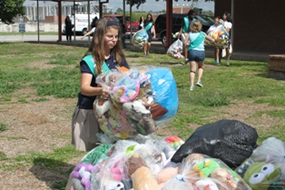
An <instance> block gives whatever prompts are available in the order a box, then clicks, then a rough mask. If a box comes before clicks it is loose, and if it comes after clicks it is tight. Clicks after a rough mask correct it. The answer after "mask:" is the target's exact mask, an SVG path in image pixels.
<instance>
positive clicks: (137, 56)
mask: <svg viewBox="0 0 285 190" xmlns="http://www.w3.org/2000/svg"><path fill="white" fill-rule="evenodd" d="M125 56H126V57H127V58H140V57H142V55H139V54H137V55H134V54H133V55H125Z"/></svg>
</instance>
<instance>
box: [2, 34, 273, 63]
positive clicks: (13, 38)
mask: <svg viewBox="0 0 285 190" xmlns="http://www.w3.org/2000/svg"><path fill="white" fill-rule="evenodd" d="M81 37H82V36H76V38H75V40H74V36H72V41H71V42H67V41H66V37H65V36H62V41H61V42H57V40H58V36H57V35H40V36H39V39H38V35H25V33H24V34H23V35H21V34H19V35H0V42H17V41H18V42H21V41H23V42H31V43H46V44H60V45H72V46H80V47H88V46H89V44H90V41H88V37H86V38H85V39H83V40H81ZM38 40H39V41H38ZM90 40H92V37H90ZM126 46H127V50H130V51H139V52H142V50H141V48H139V47H137V46H134V45H133V44H131V43H130V40H128V39H127V40H126ZM166 51H167V48H165V47H164V45H163V44H162V43H161V42H160V41H155V40H154V41H153V42H152V47H151V50H150V53H159V54H165V53H166ZM205 52H206V57H211V58H213V57H214V48H213V47H209V46H206V51H205ZM269 54H270V53H268V52H254V51H240V50H239V51H238V50H235V49H234V50H233V53H232V55H231V59H234V60H245V61H262V62H267V61H268V57H269ZM271 54H272V53H271Z"/></svg>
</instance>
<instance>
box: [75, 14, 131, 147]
mask: <svg viewBox="0 0 285 190" xmlns="http://www.w3.org/2000/svg"><path fill="white" fill-rule="evenodd" d="M119 36H120V27H119V25H118V23H117V22H116V21H114V20H113V19H111V18H105V17H104V18H102V19H100V20H99V22H98V24H97V28H96V30H95V33H94V36H93V40H92V43H91V45H90V47H89V49H88V51H87V52H86V53H85V55H84V57H83V58H82V60H81V62H80V70H81V83H80V92H79V93H78V102H77V105H76V107H75V110H74V112H73V116H72V144H73V145H74V146H75V148H76V149H78V150H82V151H89V150H91V149H93V148H94V147H95V146H96V143H97V141H98V139H97V137H96V133H98V132H99V131H100V128H99V124H98V121H97V119H96V117H95V114H94V112H93V102H94V100H95V98H96V96H102V97H103V98H105V99H107V98H108V96H109V91H108V90H107V89H104V88H103V87H99V86H97V84H96V83H95V81H96V80H95V79H96V76H98V75H99V74H100V73H102V72H105V71H108V70H110V69H117V67H120V66H124V67H126V68H129V66H128V64H127V62H126V59H125V56H124V53H123V51H122V45H121V43H119V42H118V40H119Z"/></svg>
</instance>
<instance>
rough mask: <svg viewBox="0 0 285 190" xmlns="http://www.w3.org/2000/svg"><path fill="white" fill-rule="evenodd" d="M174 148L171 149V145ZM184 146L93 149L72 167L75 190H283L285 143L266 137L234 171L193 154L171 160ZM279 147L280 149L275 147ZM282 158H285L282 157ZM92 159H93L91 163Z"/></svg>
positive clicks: (144, 141)
mask: <svg viewBox="0 0 285 190" xmlns="http://www.w3.org/2000/svg"><path fill="white" fill-rule="evenodd" d="M173 143H174V144H176V146H171V144H173ZM182 144H183V141H182V140H181V139H180V138H179V137H177V136H168V137H165V138H162V137H157V136H154V135H149V136H142V135H138V136H137V138H136V139H134V140H119V141H117V142H116V143H115V144H113V145H106V144H102V145H100V146H98V147H96V148H94V149H93V150H91V151H90V152H89V153H88V154H87V155H86V156H85V157H84V158H83V159H82V160H81V161H80V162H79V163H78V165H77V166H76V167H75V168H74V170H73V171H72V173H71V178H70V181H69V184H70V186H68V187H67V189H72V188H73V189H74V190H81V189H85V190H131V189H133V190H176V189H177V190H178V189H179V190H284V188H285V186H284V185H285V182H284V180H285V175H284V169H285V167H284V166H285V160H284V153H285V152H284V150H285V145H284V142H282V141H281V140H278V139H276V138H273V137H271V138H268V139H267V140H265V141H264V143H262V144H261V146H259V147H258V148H256V149H255V150H254V152H253V154H252V156H251V157H250V158H248V159H247V160H245V162H244V163H243V164H242V165H241V166H240V167H238V168H236V169H231V168H230V167H228V166H227V165H226V164H225V163H224V162H223V161H221V160H220V159H218V158H211V157H209V156H207V155H204V154H200V153H192V154H189V155H188V156H187V157H186V158H184V159H183V161H182V162H181V163H173V162H171V161H170V159H171V157H172V155H173V154H174V153H175V151H176V150H177V148H179V146H181V145H182ZM276 145H278V147H276ZM282 154H283V155H282ZM91 158H94V159H91Z"/></svg>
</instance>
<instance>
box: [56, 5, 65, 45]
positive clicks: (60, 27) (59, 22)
mask: <svg viewBox="0 0 285 190" xmlns="http://www.w3.org/2000/svg"><path fill="white" fill-rule="evenodd" d="M57 18H58V40H57V41H58V42H61V41H62V33H61V31H62V12H61V1H58V17H57ZM65 32H66V31H65Z"/></svg>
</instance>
